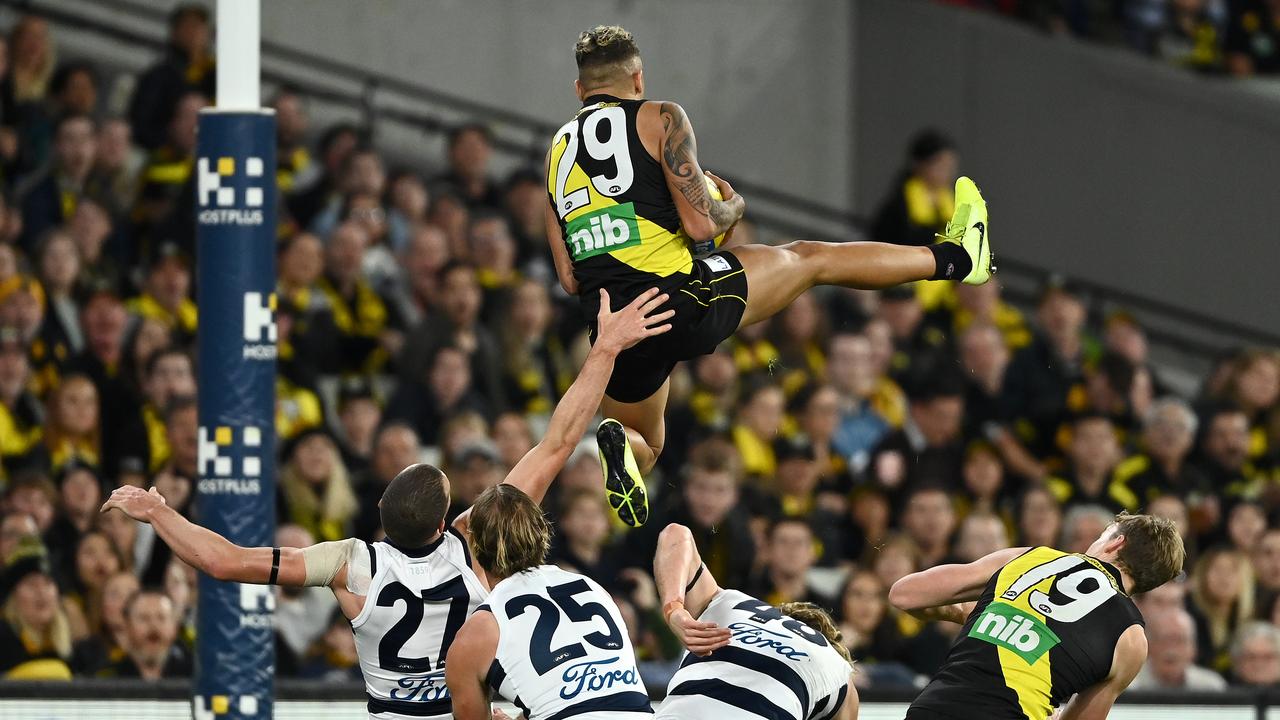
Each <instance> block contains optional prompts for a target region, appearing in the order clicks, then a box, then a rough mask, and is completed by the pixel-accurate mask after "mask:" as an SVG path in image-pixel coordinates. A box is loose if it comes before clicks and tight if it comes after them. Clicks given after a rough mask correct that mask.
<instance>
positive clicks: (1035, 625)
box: [908, 547, 1143, 720]
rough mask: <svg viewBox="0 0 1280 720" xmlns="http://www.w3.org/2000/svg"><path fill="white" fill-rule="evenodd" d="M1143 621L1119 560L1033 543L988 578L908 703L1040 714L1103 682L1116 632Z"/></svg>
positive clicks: (940, 709) (962, 713)
mask: <svg viewBox="0 0 1280 720" xmlns="http://www.w3.org/2000/svg"><path fill="white" fill-rule="evenodd" d="M1142 624H1143V621H1142V613H1141V612H1139V611H1138V608H1137V606H1135V605H1134V604H1133V601H1132V600H1130V599H1129V597H1128V595H1126V594H1125V593H1124V589H1123V585H1122V584H1121V580H1120V572H1119V571H1118V570H1116V568H1115V567H1114V566H1112V565H1111V564H1109V563H1105V562H1102V561H1100V560H1098V559H1096V558H1092V557H1089V556H1087V555H1082V554H1073V553H1064V552H1062V551H1060V550H1054V549H1053V548H1048V547H1037V548H1032V549H1030V550H1028V551H1027V552H1025V553H1023V554H1022V555H1020V556H1018V557H1017V558H1015V559H1014V560H1012V561H1011V562H1009V563H1008V564H1007V565H1005V566H1004V567H1003V568H1001V569H1000V571H999V572H997V573H996V574H995V575H992V576H991V580H990V581H989V582H988V583H987V587H986V590H985V591H984V592H983V594H982V597H981V598H980V599H979V600H978V603H977V605H976V606H975V607H974V610H973V612H972V613H970V615H969V618H968V621H967V622H966V623H965V625H964V628H963V629H962V630H961V631H960V636H959V639H958V640H957V641H956V643H955V645H953V646H952V648H951V653H950V654H949V655H948V656H947V659H946V661H945V662H944V663H943V665H942V668H941V669H940V670H939V671H938V673H937V674H936V675H935V676H934V678H933V681H932V682H930V683H929V685H928V686H927V687H925V689H924V691H923V692H921V693H920V695H919V697H917V698H916V701H915V702H913V703H912V704H911V707H912V709H915V708H920V709H922V710H928V711H931V712H933V713H936V714H938V715H941V716H944V717H955V718H969V717H983V718H990V720H1005V719H1006V718H1008V719H1010V720H1013V719H1016V720H1024V719H1025V720H1044V718H1046V717H1048V716H1049V714H1050V713H1051V712H1053V709H1054V708H1055V707H1057V706H1058V705H1059V704H1061V703H1062V702H1064V701H1066V700H1068V699H1070V698H1071V696H1072V695H1074V694H1076V693H1078V692H1081V691H1083V690H1085V689H1087V688H1089V687H1090V686H1092V685H1095V684H1097V683H1099V682H1101V681H1103V680H1105V679H1106V678H1107V676H1108V675H1110V674H1111V663H1112V660H1113V659H1114V656H1115V649H1116V643H1117V642H1118V641H1119V639H1120V636H1121V635H1122V634H1123V633H1124V631H1125V630H1127V629H1129V628H1130V627H1131V626H1133V625H1142ZM908 717H910V715H908Z"/></svg>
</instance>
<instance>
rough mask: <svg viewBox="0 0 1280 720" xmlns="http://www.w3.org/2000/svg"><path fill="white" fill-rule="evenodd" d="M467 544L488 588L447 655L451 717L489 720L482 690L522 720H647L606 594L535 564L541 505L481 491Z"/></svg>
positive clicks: (517, 494)
mask: <svg viewBox="0 0 1280 720" xmlns="http://www.w3.org/2000/svg"><path fill="white" fill-rule="evenodd" d="M471 547H472V549H473V550H474V552H475V556H476V562H478V563H479V564H480V566H481V567H483V568H484V571H485V573H486V574H487V575H488V576H489V578H490V579H491V580H493V581H494V585H493V592H492V593H491V594H490V595H489V599H488V601H487V602H486V603H485V604H484V605H481V606H480V609H479V611H478V612H476V614H474V615H472V616H471V619H470V620H468V621H467V624H466V625H464V626H463V628H462V630H461V632H459V633H458V637H457V640H456V641H455V642H454V643H453V647H452V649H450V651H449V663H448V673H447V678H448V682H449V691H450V692H451V693H452V694H453V699H454V702H453V712H454V717H455V718H458V720H489V718H490V717H491V714H490V711H489V690H490V689H493V690H496V691H497V692H498V693H499V694H501V695H502V696H504V697H506V698H508V699H510V700H511V701H513V702H514V703H515V704H516V706H517V707H519V708H520V709H521V710H522V711H523V712H524V716H525V717H526V718H527V719H528V720H554V719H558V718H567V717H570V716H572V717H574V718H575V719H576V720H608V719H609V718H618V719H625V718H629V717H641V716H645V717H650V716H652V715H653V709H652V707H651V706H650V704H649V695H648V693H647V692H645V688H644V684H643V683H642V682H641V680H640V671H639V670H638V669H637V668H636V658H635V653H634V651H633V650H632V648H631V640H630V638H629V637H628V636H627V626H626V624H625V623H624V622H623V620H622V614H621V613H620V612H619V611H618V606H617V605H616V604H615V603H614V602H613V599H612V598H611V597H609V593H607V592H605V590H604V589H603V588H601V587H600V585H598V584H597V583H596V582H595V581H594V580H592V579H590V578H588V577H586V576H583V575H578V574H577V573H571V572H567V571H565V570H561V569H560V568H558V567H555V566H554V565H545V564H544V563H545V561H546V556H547V552H548V551H549V550H550V548H551V525H550V524H549V523H548V522H547V520H546V518H545V517H544V516H543V514H542V508H540V507H538V505H537V504H536V503H534V502H533V501H532V500H531V499H529V496H527V495H525V494H524V493H523V492H521V491H520V490H519V489H518V488H515V487H513V486H510V485H500V486H498V487H494V488H489V489H488V490H486V491H484V493H483V494H482V495H481V496H480V497H479V499H477V500H476V503H475V505H473V506H472V508H471ZM492 717H495V718H502V717H505V716H504V715H503V714H502V713H500V712H498V713H493V714H492Z"/></svg>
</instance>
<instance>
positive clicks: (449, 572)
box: [316, 528, 488, 720]
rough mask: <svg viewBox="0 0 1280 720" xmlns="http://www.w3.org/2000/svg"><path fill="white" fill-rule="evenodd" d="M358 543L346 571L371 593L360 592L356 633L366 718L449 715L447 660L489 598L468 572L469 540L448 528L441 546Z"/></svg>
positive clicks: (442, 719)
mask: <svg viewBox="0 0 1280 720" xmlns="http://www.w3.org/2000/svg"><path fill="white" fill-rule="evenodd" d="M357 545H358V547H357V548H356V549H355V550H353V551H352V558H351V559H350V560H349V561H348V570H347V571H348V573H352V574H355V575H357V576H360V577H361V580H363V579H364V578H368V580H367V582H368V592H364V593H361V594H363V595H365V601H364V608H363V609H362V610H361V612H360V614H359V615H357V616H356V617H355V618H354V619H353V620H352V621H351V628H352V630H354V631H355V635H356V652H357V654H358V655H359V656H360V671H361V672H362V673H363V674H364V685H365V694H366V695H367V696H368V707H369V716H370V717H371V718H375V720H401V719H405V718H414V719H415V720H422V719H423V718H428V719H429V720H448V719H449V718H452V717H453V702H452V700H451V699H450V697H449V690H448V688H447V687H446V685H445V681H444V661H445V657H446V656H448V654H449V646H450V645H451V644H452V643H453V638H454V637H455V636H456V635H457V634H458V630H459V629H460V628H461V627H462V624H463V623H464V622H466V620H467V618H468V617H469V616H470V615H471V613H472V612H474V611H475V609H476V608H477V607H479V605H480V603H482V602H484V598H485V596H486V595H487V594H488V593H487V591H486V590H485V587H484V585H483V584H482V583H481V582H480V579H479V578H477V577H476V575H475V572H474V571H473V570H472V569H471V557H470V551H469V550H468V549H467V543H466V541H465V540H463V539H462V536H461V535H459V534H458V532H457V531H456V530H454V529H453V528H448V529H447V530H446V531H445V533H444V534H443V535H441V536H440V539H439V540H438V541H436V542H435V543H432V544H431V545H428V546H426V547H424V548H419V549H416V550H402V549H399V548H397V547H394V546H392V545H390V544H388V543H385V542H375V543H369V544H367V545H366V544H365V543H358V544H357ZM361 552H365V555H364V556H363V557H361V556H360V553H361ZM357 584H360V583H357ZM352 585H353V583H352V582H351V581H350V580H349V581H348V589H352V590H353V591H354V590H355V588H353V587H352ZM316 621H317V622H321V621H322V620H321V619H319V618H317V620H316Z"/></svg>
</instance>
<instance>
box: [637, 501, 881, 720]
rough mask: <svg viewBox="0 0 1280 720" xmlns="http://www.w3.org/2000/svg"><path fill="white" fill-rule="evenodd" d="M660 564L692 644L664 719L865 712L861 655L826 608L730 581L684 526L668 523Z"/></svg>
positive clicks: (850, 716) (671, 604) (661, 583)
mask: <svg viewBox="0 0 1280 720" xmlns="http://www.w3.org/2000/svg"><path fill="white" fill-rule="evenodd" d="M653 572H654V576H655V577H656V579H657V582H658V593H659V595H660V596H661V598H662V600H663V601H664V604H663V606H662V614H663V617H665V618H666V620H667V625H669V626H670V627H671V630H672V632H674V633H675V634H676V637H678V638H680V641H681V642H682V643H683V644H684V646H685V647H686V648H688V649H689V654H688V655H686V656H685V658H684V660H683V661H682V662H681V663H680V669H679V670H677V671H676V674H675V675H674V676H673V677H672V678H671V683H670V685H668V687H667V698H666V700H664V701H663V703H662V707H661V708H659V710H658V714H657V719H658V720H706V719H707V718H729V717H732V718H757V719H758V718H772V719H774V720H784V719H785V720H856V718H857V717H858V691H857V689H855V688H854V686H853V664H852V662H851V661H850V660H849V652H848V650H846V649H845V648H844V646H843V645H841V644H840V631H839V630H838V629H837V628H836V625H835V622H833V621H832V619H831V616H829V615H827V613H826V612H825V611H823V610H822V609H821V608H819V607H817V606H816V605H813V604H811V603H787V604H785V605H781V606H779V607H774V606H772V605H769V604H768V603H765V602H762V601H760V600H757V599H756V598H753V597H751V596H750V595H747V594H746V593H742V592H739V591H737V590H730V589H728V588H721V587H720V586H719V585H717V584H716V581H715V578H713V577H711V573H709V572H707V570H706V566H705V565H703V564H702V558H701V557H699V555H698V548H697V546H696V545H695V544H694V542H693V535H692V534H691V533H690V532H689V529H688V528H686V527H685V526H683V525H676V524H672V525H668V526H667V527H666V529H664V530H663V531H662V535H661V536H660V537H659V538H658V552H657V556H656V557H654V559H653Z"/></svg>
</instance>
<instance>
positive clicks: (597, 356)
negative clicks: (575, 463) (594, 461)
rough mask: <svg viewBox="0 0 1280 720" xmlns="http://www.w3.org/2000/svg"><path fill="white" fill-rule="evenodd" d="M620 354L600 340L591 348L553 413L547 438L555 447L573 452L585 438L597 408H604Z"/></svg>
mask: <svg viewBox="0 0 1280 720" xmlns="http://www.w3.org/2000/svg"><path fill="white" fill-rule="evenodd" d="M617 357H618V352H617V350H615V349H613V348H612V346H609V345H607V344H606V343H604V342H603V340H601V341H597V342H596V344H595V345H594V346H593V347H592V348H591V352H590V353H588V354H587V360H586V362H584V363H583V364H582V369H581V370H580V371H579V372H578V377H577V378H576V379H575V380H574V381H573V384H572V385H570V386H569V390H568V391H567V392H565V394H564V397H563V398H561V399H560V402H559V404H557V405H556V409H555V412H554V413H552V414H551V422H550V423H549V424H548V426H547V435H546V441H547V442H550V443H551V444H552V446H553V447H557V448H563V449H568V450H570V451H571V450H572V449H573V448H574V447H575V446H577V444H578V442H579V441H580V440H581V439H582V435H583V433H585V432H586V431H587V426H588V425H590V423H591V419H592V418H594V417H595V415H596V409H597V408H599V407H600V401H601V400H602V399H604V390H605V387H607V386H608V384H609V377H610V376H611V375H612V374H613V364H614V360H616V359H617Z"/></svg>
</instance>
